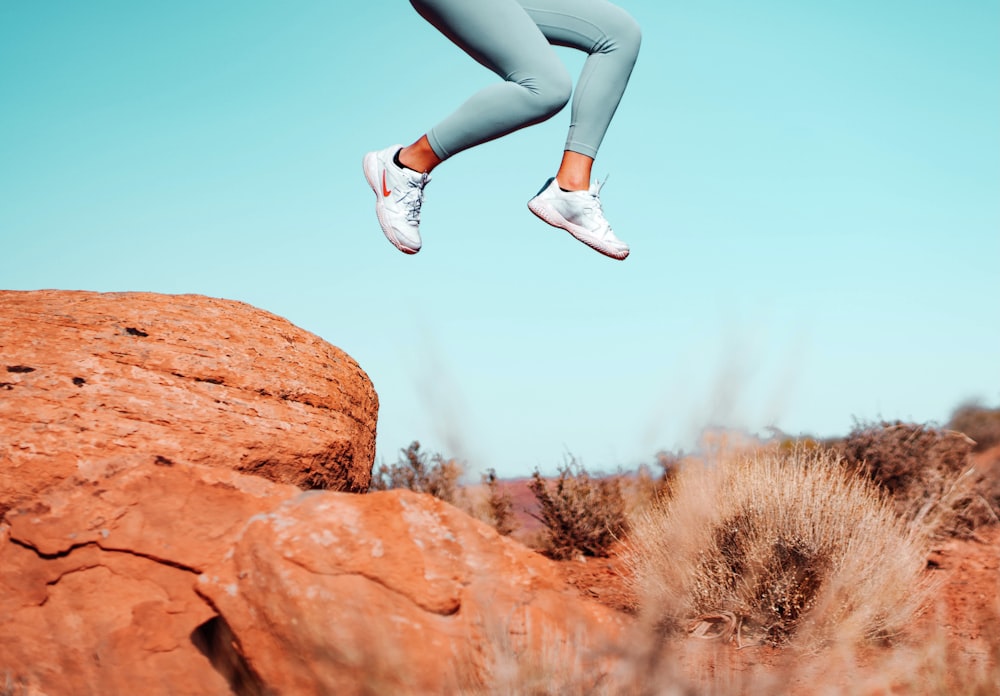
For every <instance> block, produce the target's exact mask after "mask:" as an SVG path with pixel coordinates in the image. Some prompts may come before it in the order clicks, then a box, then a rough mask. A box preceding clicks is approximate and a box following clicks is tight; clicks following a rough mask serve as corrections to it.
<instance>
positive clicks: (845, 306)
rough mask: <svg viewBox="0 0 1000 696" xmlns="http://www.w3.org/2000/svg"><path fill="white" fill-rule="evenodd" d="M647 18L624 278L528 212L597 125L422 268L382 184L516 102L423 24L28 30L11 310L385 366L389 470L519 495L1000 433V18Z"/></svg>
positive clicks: (465, 205)
mask: <svg viewBox="0 0 1000 696" xmlns="http://www.w3.org/2000/svg"><path fill="white" fill-rule="evenodd" d="M619 4H621V6H622V7H624V8H625V9H627V10H629V11H630V12H631V13H632V14H633V16H634V17H635V18H636V19H637V20H638V21H639V23H640V25H641V26H642V28H643V48H642V51H641V52H640V56H639V63H638V65H637V66H636V70H635V72H634V73H633V77H632V82H631V83H630V86H629V90H628V92H627V93H626V95H625V98H624V100H623V101H622V104H621V106H620V108H619V111H618V115H617V117H616V119H615V121H614V123H612V127H611V131H610V132H609V134H608V136H607V138H606V139H605V141H604V145H603V147H602V150H601V153H600V155H599V157H598V159H597V162H596V166H595V172H596V173H598V174H599V175H600V176H601V177H602V178H603V176H604V175H605V174H607V173H610V174H611V175H612V176H611V179H610V182H609V183H608V185H607V187H606V188H605V189H604V191H603V193H602V198H603V201H604V206H605V211H606V213H607V216H608V218H609V219H610V220H611V221H612V223H613V225H614V227H615V230H616V232H617V233H618V235H619V236H620V237H621V238H622V239H624V240H626V241H628V242H629V243H630V244H631V246H632V256H631V257H630V258H629V259H628V260H627V261H625V262H624V263H618V262H615V261H611V260H610V259H606V258H604V257H602V256H599V255H598V254H596V253H594V252H592V251H590V250H589V249H587V248H585V247H584V246H583V245H581V244H579V243H577V242H575V241H574V240H573V239H572V238H570V237H569V235H567V234H565V233H563V232H559V231H556V230H553V229H551V228H548V227H547V226H545V225H544V224H542V223H541V222H540V221H538V220H536V219H535V218H534V216H532V215H531V214H530V213H529V212H528V210H527V208H526V207H525V203H526V202H527V200H528V199H529V198H530V197H531V196H532V195H534V193H535V192H536V190H537V189H538V188H539V187H540V186H541V184H542V183H543V182H544V180H545V179H546V178H547V177H549V176H551V175H552V174H554V172H555V168H556V165H557V163H558V159H559V156H560V154H561V148H562V144H563V141H564V138H565V130H566V127H567V125H568V119H569V113H568V109H567V110H566V111H564V112H563V113H561V114H559V115H557V116H556V117H555V118H553V119H552V120H550V121H548V122H546V123H544V124H540V125H538V126H535V127H532V128H530V129H527V130H523V131H520V132H518V133H516V134H513V135H511V136H508V137H507V138H504V139H502V140H499V141H495V142H493V143H490V144H487V145H485V146H482V147H480V148H477V149H475V150H471V151H467V152H465V153H462V154H460V155H459V156H457V157H455V158H454V159H453V160H451V161H449V162H448V163H446V164H445V165H443V166H442V167H441V168H440V169H438V170H437V171H436V172H435V174H434V181H433V182H432V183H431V184H430V185H429V186H428V188H427V198H426V203H425V207H424V213H423V222H422V232H423V237H424V248H423V250H422V251H421V252H420V254H418V255H416V256H414V257H406V256H404V255H403V254H401V253H399V252H398V251H396V250H395V249H393V248H392V247H391V246H390V245H389V243H388V242H387V241H386V240H385V238H384V237H383V235H382V233H381V230H380V229H379V227H378V223H377V222H376V219H375V215H374V196H373V194H372V192H371V190H370V189H369V188H368V185H367V183H366V182H365V180H364V177H363V175H362V173H361V157H362V155H363V154H364V153H365V152H366V151H368V150H373V149H379V148H382V147H385V146H387V145H390V144H392V143H396V142H408V141H410V140H413V139H415V138H416V137H418V136H419V135H421V134H422V133H423V132H424V131H426V130H427V129H428V128H430V127H431V126H432V125H434V123H436V122H437V121H438V120H439V119H440V118H442V117H443V116H445V115H446V114H447V113H448V112H450V110H451V109H453V108H454V107H455V106H457V105H458V104H459V103H461V102H462V101H463V100H464V99H465V98H466V97H467V96H468V95H469V94H471V93H472V92H473V91H474V90H476V89H477V88H479V87H482V86H484V85H486V84H488V83H489V82H491V81H492V80H494V79H496V78H495V77H494V76H493V75H492V74H491V73H489V72H487V71H486V70H484V69H483V68H481V67H480V66H478V65H477V64H476V63H474V62H473V61H472V60H471V59H470V58H468V57H466V56H465V55H464V54H463V53H461V51H459V50H458V49H457V48H455V47H454V46H453V45H452V44H451V43H449V42H448V40H447V39H445V38H444V37H443V36H441V35H439V34H438V33H437V32H436V31H435V30H434V29H433V28H432V27H430V26H429V25H427V24H426V23H424V21H423V20H422V19H421V18H420V17H419V16H418V15H417V14H416V12H414V11H413V9H412V8H411V6H410V5H409V3H407V2H402V1H393V2H389V1H388V0H375V1H371V2H356V3H348V2H343V1H338V2H316V1H313V0H300V1H298V2H295V3H279V2H257V3H247V2H235V1H234V0H215V1H213V2H208V3H206V2H191V1H189V0H179V1H178V2H173V3H137V2H125V1H124V0H121V1H111V0H91V1H90V2H86V3H82V2H70V1H68V0H48V1H46V2H16V1H13V0H8V1H6V2H0V249H2V251H0V287H2V288H6V289H37V288H65V289H87V290H100V291H124V290H146V291H155V292H164V293H201V294H205V295H211V296H216V297H225V298H231V299H236V300H242V301H245V302H249V303H251V304H254V305H256V306H258V307H261V308H263V309H267V310H269V311H271V312H274V313H276V314H279V315H282V316H284V317H287V318H288V319H290V320H291V321H293V322H295V323H296V324H298V325H299V326H301V327H303V328H305V329H307V330H309V331H312V332H314V333H316V334H318V335H320V336H322V337H323V338H325V339H327V340H328V341H330V342H331V343H334V344H335V345H337V346H340V347H341V348H343V349H344V350H346V351H347V352H348V353H350V354H351V355H352V356H353V357H354V358H355V359H357V360H358V362H359V363H360V364H361V365H362V367H363V368H364V369H365V370H366V371H367V372H368V374H369V375H370V376H371V378H372V381H373V382H374V384H375V388H376V390H377V391H378V394H379V397H380V400H381V413H380V419H379V436H378V457H379V458H384V459H387V460H394V459H395V456H396V452H397V450H398V449H399V448H401V447H404V446H405V445H406V444H408V443H409V442H410V441H411V440H413V439H419V440H421V441H422V442H423V443H424V444H425V446H426V447H428V448H430V449H432V450H438V451H441V452H443V453H445V454H449V455H456V456H459V457H461V458H464V459H466V460H468V461H469V464H470V467H471V468H472V469H473V470H477V469H482V468H485V467H488V466H493V467H495V468H496V469H497V470H498V471H499V472H500V473H501V474H503V475H514V474H522V473H528V472H530V470H531V469H532V468H534V467H535V466H540V467H541V468H542V469H543V470H551V469H552V468H553V467H554V466H555V465H557V464H559V463H560V462H561V461H562V459H563V456H564V454H565V453H566V452H572V453H573V454H575V455H577V457H578V458H580V459H581V460H582V461H583V463H584V464H585V465H587V466H588V467H590V468H592V469H613V468H615V467H618V466H623V467H631V466H634V465H635V464H637V463H639V462H641V461H651V460H652V457H653V454H654V453H655V452H656V451H657V450H658V449H662V448H675V447H686V448H690V447H691V446H692V445H693V444H694V443H695V441H696V438H697V434H698V432H699V431H700V429H701V428H703V427H705V426H707V425H722V426H728V427H735V428H745V429H749V430H751V431H760V430H762V429H763V428H766V427H768V426H775V427H778V428H781V429H782V430H785V431H787V432H792V433H803V432H808V433H812V434H817V435H832V434H839V433H844V432H846V431H847V430H849V429H850V427H851V425H852V418H855V417H856V418H860V419H874V418H879V417H884V418H902V419H913V420H917V421H925V420H937V421H944V420H946V419H947V417H948V415H949V414H950V412H951V410H952V409H953V408H954V407H955V406H956V405H957V404H958V403H960V402H962V401H963V400H966V399H969V398H980V399H982V400H983V401H984V402H985V403H987V404H988V405H997V404H998V403H1000V301H998V300H1000V279H998V278H1000V2H998V0H990V1H984V0H964V1H963V2H955V3H946V2H940V1H937V0H935V1H929V0H906V1H903V0H880V1H879V2H874V3H873V2H862V1H860V0H843V1H841V2H836V3H803V2H792V0H759V1H758V2H754V3H745V2H737V1H735V0H715V1H712V0H709V1H707V2H699V3H664V2H659V1H656V0H631V1H630V0H621V2H620V3H619ZM558 52H559V55H560V56H561V57H562V58H563V59H565V61H566V62H567V64H568V65H569V66H570V68H571V71H573V72H576V71H577V70H578V69H579V68H580V66H581V65H582V60H583V57H582V54H578V53H575V52H573V51H571V50H568V49H558Z"/></svg>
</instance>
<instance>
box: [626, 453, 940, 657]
mask: <svg viewBox="0 0 1000 696" xmlns="http://www.w3.org/2000/svg"><path fill="white" fill-rule="evenodd" d="M921 542H922V539H920V538H917V537H915V536H914V535H913V534H912V533H910V532H908V530H907V528H906V525H905V523H904V522H903V521H902V520H901V519H900V518H898V517H897V516H896V515H895V514H894V512H893V510H892V508H891V506H890V505H889V503H888V502H887V501H886V500H885V498H884V496H882V495H880V494H879V492H878V491H877V490H876V489H875V488H874V487H873V486H871V484H869V483H867V482H866V481H864V480H863V479H861V478H860V477H857V476H852V475H850V474H849V472H848V471H847V470H846V469H845V468H844V467H843V466H842V464H841V462H840V461H839V460H838V459H837V458H836V457H835V456H833V455H832V454H830V453H829V452H827V451H824V450H814V451H811V452H807V451H806V450H804V449H797V450H794V451H793V452H791V453H781V452H780V451H778V450H771V451H766V452H756V453H751V454H743V455H737V456H729V457H723V458H722V459H720V460H718V461H717V462H715V463H713V464H707V465H703V466H693V465H688V466H685V467H684V468H683V469H682V470H681V472H680V473H679V475H678V476H677V478H676V479H675V481H674V484H673V495H672V496H671V497H670V498H669V499H668V500H665V501H663V503H662V504H660V505H657V506H654V507H652V508H650V509H648V510H647V511H646V512H644V513H640V514H639V515H638V516H637V517H636V518H635V519H633V521H632V533H631V535H630V539H629V546H630V548H629V553H628V559H627V560H628V563H629V565H630V567H631V568H632V570H633V572H634V579H633V581H632V582H633V584H634V588H635V593H636V596H637V597H639V598H640V607H639V608H640V612H641V615H643V616H644V617H645V618H646V619H647V620H648V621H650V622H652V623H654V624H656V625H658V626H659V628H660V629H661V630H677V629H681V628H687V629H689V630H690V629H692V628H694V627H696V626H697V627H698V628H699V629H702V630H704V629H706V628H708V629H709V632H712V631H714V632H715V633H716V634H725V635H726V636H727V637H728V636H732V637H733V639H734V640H737V641H763V642H768V643H772V644H783V643H787V642H788V641H789V639H790V638H791V636H792V635H793V634H794V635H796V636H797V639H798V640H797V642H798V643H799V644H800V645H804V646H812V647H815V646H818V645H820V644H822V643H824V642H826V641H828V640H829V639H831V637H832V636H833V635H834V634H843V633H844V631H850V632H852V634H853V635H856V636H857V637H858V640H861V639H873V638H886V637H889V636H893V635H895V634H897V633H898V632H900V631H901V630H902V629H903V628H904V627H905V626H906V625H907V624H908V622H909V621H910V620H911V619H912V617H913V616H914V615H915V613H916V612H917V611H918V609H919V608H920V607H921V606H922V602H923V599H924V589H925V586H924V584H923V580H922V579H921V573H922V571H923V568H924V565H925V562H924V557H925V556H924V549H923V546H922V543H921Z"/></svg>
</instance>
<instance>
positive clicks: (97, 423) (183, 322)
mask: <svg viewBox="0 0 1000 696" xmlns="http://www.w3.org/2000/svg"><path fill="white" fill-rule="evenodd" d="M377 411H378V398H377V396H376V394H375V391H374V389H373V388H372V385H371V382H370V380H369V379H368V377H367V375H366V374H365V373H364V372H363V371H362V370H361V368H360V367H359V366H358V364H357V363H356V362H354V360H352V359H351V358H350V356H348V355H347V354H345V353H344V352H343V351H341V350H340V349H338V348H335V347H334V346H331V345H330V344H328V343H326V342H324V341H323V340H321V339H319V338H318V337H316V336H314V335H313V334H310V333H308V332H306V331H303V330H302V329H299V328H297V327H295V326H294V325H292V324H290V323H289V322H287V321H286V320H284V319H281V318H280V317H277V316H274V315H273V314H269V313H267V312H264V311H261V310H259V309H255V308H253V307H250V306H249V305H246V304H242V303H239V302H232V301H228V300H218V299H211V298H207V297H202V296H198V295H177V296H167V295H155V294H149V293H114V294H98V293H90V292H64V291H38V292H10V291H4V292H0V513H2V512H3V511H4V510H6V509H8V508H9V507H11V506H13V505H15V504H17V503H18V501H22V500H26V499H29V498H31V497H33V496H34V495H35V494H37V493H38V492H40V491H42V490H44V489H45V488H46V487H48V486H51V485H53V484H54V483H57V482H59V481H61V480H63V479H65V478H67V477H69V476H72V475H74V474H77V473H83V474H86V473H87V472H88V470H89V469H91V468H95V467H96V468H103V467H104V466H105V465H106V464H107V463H108V462H119V463H121V464H122V465H124V464H126V463H133V462H136V461H148V462H150V463H153V462H161V463H165V464H169V463H193V464H199V463H201V464H207V465H211V466H225V467H232V468H234V469H236V470H238V471H243V472H247V473H253V474H258V475H260V476H264V477H266V478H269V479H271V480H273V481H277V482H280V483H291V484H294V485H297V486H300V487H305V488H330V489H334V490H346V491H364V490H367V487H368V482H369V480H370V477H371V465H372V462H373V461H374V452H375V420H376V415H377Z"/></svg>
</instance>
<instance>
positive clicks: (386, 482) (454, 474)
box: [368, 440, 462, 505]
mask: <svg viewBox="0 0 1000 696" xmlns="http://www.w3.org/2000/svg"><path fill="white" fill-rule="evenodd" d="M399 452H400V458H399V459H398V460H397V461H396V463H395V464H392V465H388V466H387V465H386V464H385V463H382V464H379V466H378V469H376V470H375V472H374V473H373V474H372V481H371V484H370V486H369V488H368V490H370V491H387V490H391V489H394V488H408V489H410V490H411V491H416V492H417V493H429V494H431V495H433V496H435V497H437V498H440V499H441V500H443V501H445V502H447V503H452V504H453V505H454V504H457V503H458V502H459V490H458V479H459V478H460V477H461V475H462V466H461V465H460V464H459V463H458V462H456V461H455V460H454V459H445V458H444V457H442V456H441V455H440V454H435V455H434V456H432V457H430V461H428V457H427V453H426V452H421V451H420V443H419V442H418V441H416V440H414V441H413V442H412V443H410V446H409V447H407V448H406V449H404V450H400V451H399Z"/></svg>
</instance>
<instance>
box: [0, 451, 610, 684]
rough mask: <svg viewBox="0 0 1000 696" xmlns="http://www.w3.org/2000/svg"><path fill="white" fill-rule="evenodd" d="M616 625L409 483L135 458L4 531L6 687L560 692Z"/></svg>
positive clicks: (587, 667) (74, 485) (0, 629)
mask: <svg viewBox="0 0 1000 696" xmlns="http://www.w3.org/2000/svg"><path fill="white" fill-rule="evenodd" d="M623 622H624V618H623V617H622V616H621V615H619V614H616V613H615V612H613V611H611V610H609V609H606V608H605V607H603V606H600V605H598V604H596V603H591V602H588V601H586V600H584V599H582V598H580V597H579V596H578V595H577V594H576V593H575V592H574V591H573V590H572V589H571V588H568V587H567V586H565V585H564V583H563V582H562V580H561V574H560V572H559V570H558V568H557V566H556V564H555V563H553V562H551V561H549V560H548V559H545V558H543V557H541V556H539V555H537V554H535V553H534V552H532V551H530V550H529V549H527V548H525V547H523V546H521V545H519V544H517V543H516V542H514V541H511V540H510V539H507V538H505V537H501V536H500V535H498V534H497V533H496V532H495V531H494V530H493V529H492V528H490V527H488V526H486V525H484V524H482V523H480V522H478V521H476V520H474V519H472V518H471V517H468V516H467V515H465V514H464V513H462V512H461V511H459V510H458V509H456V508H453V507H451V506H450V505H447V504H445V503H443V502H441V501H439V500H437V499H435V498H432V497H430V496H427V495H421V494H416V493H412V492H409V491H389V492H385V493H378V494H372V495H353V494H347V493H335V492H330V491H306V492H303V491H301V490H299V489H298V488H296V487H293V486H290V485H279V484H275V483H272V482H270V481H266V480H264V479H260V478H257V477H252V476H245V475H241V474H238V473H235V472H233V471H230V470H227V469H225V468H224V467H205V466H192V465H187V464H184V463H175V464H173V465H171V466H168V465H165V464H163V463H162V462H161V464H160V465H156V464H151V463H148V462H146V461H138V462H131V463H127V465H121V466H118V465H115V466H110V467H109V468H108V469H107V470H106V471H96V472H91V473H90V474H89V475H80V476H76V477H74V478H72V479H67V480H66V481H64V482H63V483H62V484H60V485H58V486H56V487H53V488H51V489H49V490H48V491H47V492H46V493H45V494H43V495H41V496H39V497H38V498H36V499H35V500H32V501H30V502H26V503H24V504H22V505H20V506H18V507H17V508H16V509H13V510H10V511H8V513H7V514H6V516H5V522H4V523H3V524H0V685H2V684H4V681H3V680H4V679H6V680H7V683H8V684H10V685H12V687H13V689H12V690H11V693H14V694H35V693H38V694H42V693H44V694H49V695H50V696H56V695H58V694H79V693H95V694H112V693H115V694H117V693H121V694H131V693H142V694H148V695H149V696H160V695H163V696H166V695H167V694H172V695H178V694H179V695H184V694H192V695H197V696H202V695H205V696H208V695H215V694H220V695H221V694H229V693H233V692H235V693H239V694H296V695H298V694H360V693H392V694H425V693H511V692H513V691H516V690H524V689H526V688H529V687H530V685H531V684H532V683H534V684H536V685H537V686H538V687H539V690H540V691H542V692H549V693H556V692H560V691H561V687H560V684H570V683H571V684H573V685H575V686H578V685H580V684H581V683H584V684H586V683H596V682H597V681H598V680H600V679H601V678H602V677H603V676H605V675H606V674H607V673H608V671H609V670H610V669H611V657H610V655H609V654H608V652H607V650H608V649H609V648H611V647H612V646H614V645H615V644H617V643H619V642H620V640H621V634H622V629H623ZM515 687H516V688H515ZM529 690H530V689H529Z"/></svg>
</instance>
